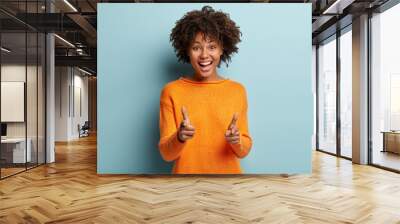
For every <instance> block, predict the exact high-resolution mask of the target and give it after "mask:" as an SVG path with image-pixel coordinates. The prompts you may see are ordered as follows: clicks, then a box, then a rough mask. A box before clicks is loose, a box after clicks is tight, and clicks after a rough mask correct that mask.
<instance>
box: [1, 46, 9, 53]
mask: <svg viewBox="0 0 400 224" xmlns="http://www.w3.org/2000/svg"><path fill="white" fill-rule="evenodd" d="M1 50H2V51H4V52H6V53H10V52H11V50H9V49H7V48H5V47H1Z"/></svg>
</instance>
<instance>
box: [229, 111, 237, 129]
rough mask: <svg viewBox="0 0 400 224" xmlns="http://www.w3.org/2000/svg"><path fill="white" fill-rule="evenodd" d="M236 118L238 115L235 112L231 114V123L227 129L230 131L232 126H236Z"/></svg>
mask: <svg viewBox="0 0 400 224" xmlns="http://www.w3.org/2000/svg"><path fill="white" fill-rule="evenodd" d="M238 117H239V114H238V113H237V112H236V113H234V114H233V117H232V120H231V123H230V124H229V129H231V128H232V127H233V126H235V125H236V122H237V120H238Z"/></svg>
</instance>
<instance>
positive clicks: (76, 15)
mask: <svg viewBox="0 0 400 224" xmlns="http://www.w3.org/2000/svg"><path fill="white" fill-rule="evenodd" d="M387 1H388V0H251V1H249V0H246V1H245V0H236V1H234V2H255V3H261V2H268V3H312V13H313V15H312V37H313V43H314V44H316V43H319V42H320V41H322V40H323V39H325V38H327V37H329V36H331V35H332V34H334V33H335V32H336V29H337V28H340V27H344V26H347V25H349V24H351V20H352V17H353V16H357V15H359V14H360V13H362V12H365V11H367V10H373V9H374V8H377V7H379V6H380V5H382V4H383V3H385V2H387ZM102 2H107V3H117V2H118V3H135V2H157V3H160V2H203V3H204V2H213V3H215V2H233V1H232V0H230V1H227V0H214V1H211V0H210V1H187V0H186V1H182V0H169V1H166V0H153V1H151V0H47V7H46V0H27V1H26V0H24V1H22V0H1V2H0V22H1V29H2V32H4V33H14V34H7V35H6V37H5V38H10V40H8V41H12V40H14V41H15V44H14V45H15V47H16V45H18V43H17V42H20V41H22V40H21V38H20V36H21V35H19V36H18V34H17V33H18V32H21V31H25V28H29V30H32V31H39V32H45V31H46V32H55V33H56V34H58V36H59V37H61V38H62V39H64V40H67V41H68V42H69V43H71V44H73V45H74V46H72V45H70V44H68V43H66V42H65V41H63V40H62V39H61V38H58V37H57V38H55V44H56V65H70V66H82V67H85V66H86V68H88V69H90V70H92V71H94V72H95V71H96V57H97V55H96V54H97V49H96V46H97V32H96V29H97V3H102ZM335 2H336V3H335ZM50 9H51V10H50ZM50 11H52V13H49V12H50ZM339 20H340V22H338V21H339ZM338 24H339V25H338ZM13 35H14V36H15V38H13ZM3 43H4V41H3ZM20 44H23V43H20ZM21 46H22V45H21ZM32 46H33V45H32ZM28 51H30V50H29V49H28Z"/></svg>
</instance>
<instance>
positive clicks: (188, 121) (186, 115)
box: [181, 106, 190, 123]
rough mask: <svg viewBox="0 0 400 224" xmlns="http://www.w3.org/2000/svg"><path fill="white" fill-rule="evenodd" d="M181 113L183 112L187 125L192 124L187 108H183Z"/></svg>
mask: <svg viewBox="0 0 400 224" xmlns="http://www.w3.org/2000/svg"><path fill="white" fill-rule="evenodd" d="M181 111H182V116H183V120H184V121H185V122H187V123H190V120H189V115H188V112H187V109H186V107H184V106H182V108H181Z"/></svg>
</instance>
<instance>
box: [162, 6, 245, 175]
mask: <svg viewBox="0 0 400 224" xmlns="http://www.w3.org/2000/svg"><path fill="white" fill-rule="evenodd" d="M240 35H241V33H240V30H239V28H238V27H237V26H236V24H235V22H233V21H232V20H231V19H230V18H229V15H227V14H225V13H223V12H220V11H214V10H213V9H212V8H211V7H209V6H205V7H203V9H202V10H194V11H191V12H188V13H187V14H185V15H184V16H183V17H182V18H181V19H180V20H178V21H177V22H176V25H175V27H174V28H173V30H172V33H171V36H170V40H171V42H172V45H173V46H174V48H175V52H176V54H177V57H178V59H179V60H180V61H182V62H185V63H191V65H192V67H193V70H194V74H193V75H191V76H187V77H181V78H179V79H178V80H175V81H173V82H170V83H168V84H167V85H165V87H164V88H163V90H162V91H161V97H160V142H159V149H160V152H161V156H162V157H163V159H164V160H166V161H175V164H174V167H173V171H172V172H173V173H176V174H238V173H241V172H242V171H241V168H240V162H239V159H240V158H243V157H245V156H246V155H247V154H248V153H249V151H250V148H251V146H252V139H251V137H250V134H249V131H248V125H247V96H246V90H245V88H244V87H243V86H242V85H241V84H239V83H238V82H235V81H232V80H229V79H225V78H223V77H222V76H220V75H219V74H218V72H217V67H219V65H220V63H221V61H223V62H225V63H226V64H228V62H229V61H230V59H231V55H232V54H233V53H236V52H237V51H238V48H237V46H236V45H237V44H238V43H239V42H240Z"/></svg>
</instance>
